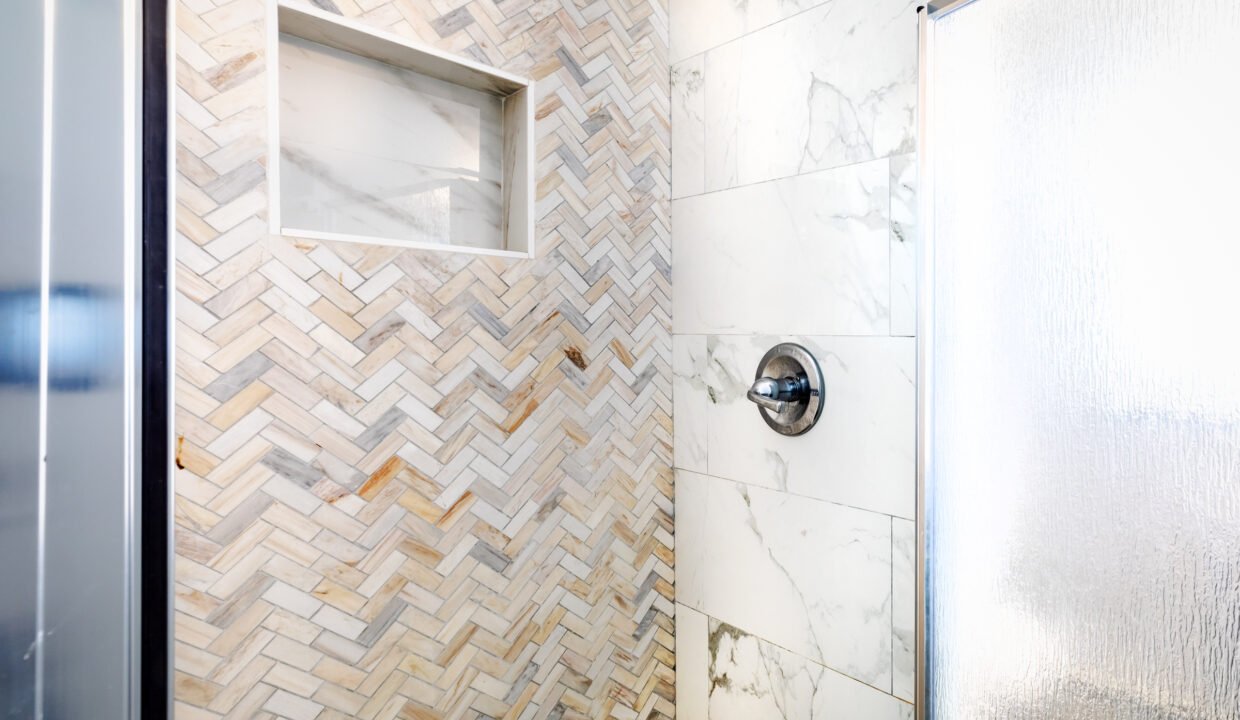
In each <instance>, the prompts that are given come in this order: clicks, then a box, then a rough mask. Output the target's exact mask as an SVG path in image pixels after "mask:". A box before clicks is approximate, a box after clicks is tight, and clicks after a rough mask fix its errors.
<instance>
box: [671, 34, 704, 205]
mask: <svg viewBox="0 0 1240 720" xmlns="http://www.w3.org/2000/svg"><path fill="white" fill-rule="evenodd" d="M702 65H703V57H702V56H701V55H697V56H695V57H692V58H689V59H688V60H685V61H684V62H682V63H678V64H676V65H673V66H672V197H684V196H686V195H697V194H698V193H700V192H702V190H703V187H704V186H703V173H705V171H706V165H705V162H706V161H705V160H704V159H703V155H702V152H703V146H702V143H703V142H704V141H705V132H706V131H705V128H704V125H703V116H704V114H705V112H706V108H705V96H704V94H703V93H702V85H703V80H702Z"/></svg>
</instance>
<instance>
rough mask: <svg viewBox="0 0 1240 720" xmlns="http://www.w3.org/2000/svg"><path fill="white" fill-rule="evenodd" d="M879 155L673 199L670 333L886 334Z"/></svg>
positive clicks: (884, 176)
mask: <svg viewBox="0 0 1240 720" xmlns="http://www.w3.org/2000/svg"><path fill="white" fill-rule="evenodd" d="M888 181H889V169H888V167H887V162H886V161H885V160H881V161H875V162H870V163H862V164H858V165H851V166H849V167H843V168H837V169H834V170H828V171H824V172H818V173H812V174H809V175H803V176H800V177H795V178H786V179H783V180H777V181H775V182H769V183H761V184H758V185H751V186H747V187H742V188H735V189H732V190H728V191H726V192H719V193H710V194H707V195H699V196H695V197H689V198H682V199H680V200H674V201H673V203H672V246H673V250H672V252H673V255H674V256H675V257H676V259H677V262H676V268H675V269H674V270H673V282H672V309H673V310H672V312H673V314H672V325H673V331H674V332H676V333H707V334H709V333H728V334H737V333H791V334H805V335H837V334H839V335H887V334H888V333H889V330H890V319H889V308H888V304H889V303H890V299H891V298H890V290H889V282H890V278H889V272H890V270H889V267H888V264H889V257H888V256H889V253H890V238H889V228H888V220H887V209H888V203H889V201H888V198H887V193H888Z"/></svg>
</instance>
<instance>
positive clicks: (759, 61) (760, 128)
mask: <svg viewBox="0 0 1240 720" xmlns="http://www.w3.org/2000/svg"><path fill="white" fill-rule="evenodd" d="M915 9H916V3H915V2H913V1H912V0H835V1H833V2H828V3H824V4H822V5H818V6H817V7H814V8H813V9H811V10H807V11H806V12H804V13H801V14H800V15H797V16H795V17H792V18H789V19H787V20H784V21H783V22H779V23H776V24H774V25H771V26H769V27H766V28H764V29H762V30H759V31H757V32H754V33H751V34H749V35H746V36H744V37H742V38H740V39H739V40H736V41H734V42H731V43H728V44H726V45H723V46H721V47H719V48H716V49H713V50H711V51H710V52H708V53H706V64H705V68H704V69H705V78H706V178H705V182H706V189H707V190H708V191H709V190H718V189H722V188H726V187H733V186H736V185H745V184H749V183H754V182H761V181H763V180H770V179H772V178H779V177H787V176H789V175H794V174H798V173H804V172H809V171H812V170H820V169H823V168H830V167H838V166H841V165H846V164H849V163H856V162H862V161H866V160H873V159H875V158H883V157H887V156H888V155H893V154H898V153H907V152H910V151H911V150H913V148H914V141H915V123H916V102H917V16H916V12H915Z"/></svg>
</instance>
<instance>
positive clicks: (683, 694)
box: [676, 603, 710, 720]
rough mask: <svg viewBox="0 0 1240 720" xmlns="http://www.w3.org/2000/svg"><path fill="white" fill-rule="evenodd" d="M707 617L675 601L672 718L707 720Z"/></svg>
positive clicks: (708, 683)
mask: <svg viewBox="0 0 1240 720" xmlns="http://www.w3.org/2000/svg"><path fill="white" fill-rule="evenodd" d="M708 623H709V618H707V617H706V616H705V615H703V614H702V613H700V612H698V611H697V610H694V609H693V608H690V607H686V606H684V605H681V604H680V603H676V720H707V712H706V704H707V698H708V697H709V694H710V680H709V672H710V656H709V651H708V648H709V643H710V638H709V630H708V627H707V625H708Z"/></svg>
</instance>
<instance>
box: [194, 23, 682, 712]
mask: <svg viewBox="0 0 1240 720" xmlns="http://www.w3.org/2000/svg"><path fill="white" fill-rule="evenodd" d="M314 4H315V5H317V6H318V7H320V8H324V9H326V10H329V11H332V12H339V13H341V14H343V15H346V16H349V17H354V18H358V19H360V20H361V21H363V22H366V23H369V24H372V25H374V26H376V27H380V28H384V29H387V30H389V31H393V32H396V33H399V34H402V35H405V36H409V37H416V38H418V39H420V40H422V41H424V42H430V43H433V44H435V45H436V46H438V47H440V48H442V49H444V50H448V51H451V52H454V53H459V54H462V55H466V56H472V57H474V58H476V59H478V60H480V61H483V62H485V63H488V64H492V65H496V66H499V67H502V68H505V69H508V70H512V71H515V72H518V73H521V74H525V75H528V76H532V77H534V78H535V80H536V81H537V97H538V104H537V134H536V136H537V149H536V152H537V157H538V165H537V184H538V190H537V208H538V241H539V257H538V258H537V259H535V260H526V261H514V260H503V259H495V258H484V257H478V256H466V255H452V254H441V253H432V252H422V251H411V250H400V249H394V248H388V247H380V246H363V245H350V244H336V243H312V242H295V241H291V240H287V239H283V238H280V237H277V236H272V235H269V234H268V232H267V220H266V208H267V202H268V187H267V177H266V167H267V165H268V163H269V162H271V158H269V157H267V145H266V143H267V135H266V133H267V124H266V123H267V117H266V114H267V107H266V103H267V99H266V72H267V58H266V57H265V40H264V37H265V32H266V22H267V13H268V5H267V3H266V2H265V0H232V1H230V2H226V1H224V0H221V1H220V2H212V1H211V0H182V1H181V2H180V3H179V4H178V7H177V12H176V26H177V37H176V54H177V58H176V60H177V88H178V89H177V97H176V113H177V118H176V120H177V129H176V132H177V149H176V150H177V189H176V200H177V230H178V238H177V241H178V245H177V256H178V257H177V261H178V264H177V278H176V283H177V285H176V289H177V354H176V359H177V378H178V380H177V391H176V392H177V418H176V430H177V435H178V444H179V445H178V464H179V467H180V468H181V469H180V471H179V472H178V476H177V488H176V509H175V512H176V628H175V640H176V674H175V678H176V679H175V682H176V715H177V717H178V718H179V719H181V720H188V719H192V718H219V717H227V718H266V717H287V718H298V719H301V718H321V719H324V720H326V719H328V718H347V717H357V718H406V719H416V720H432V719H438V718H445V719H447V718H522V719H529V718H562V719H568V718H612V717H614V718H626V719H627V718H670V717H672V716H673V715H674V709H673V704H674V698H673V692H674V690H673V686H674V682H673V669H672V666H673V663H674V660H673V618H672V614H673V610H672V607H673V606H672V581H673V576H672V573H673V557H672V547H673V541H672V532H673V523H672V507H671V503H672V500H671V498H672V491H671V483H672V480H671V473H670V470H669V465H670V460H671V368H670V357H671V344H670V338H669V328H670V319H669V314H670V250H669V242H668V235H669V224H668V212H669V200H668V196H669V186H668V177H669V169H668V162H669V152H668V137H669V132H668V103H669V99H668V95H669V93H668V70H667V52H666V50H667V42H666V35H667V33H666V25H667V12H666V3H665V2H664V0H585V1H579V0H546V1H531V0H503V1H501V2H493V1H492V0H469V1H467V2H459V1H457V0H451V1H447V2H440V1H438V0H436V1H433V2H432V1H421V2H414V1H413V0H391V1H384V0H358V1H357V2H354V1H353V0H314Z"/></svg>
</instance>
